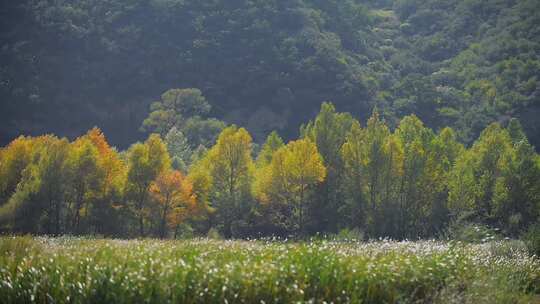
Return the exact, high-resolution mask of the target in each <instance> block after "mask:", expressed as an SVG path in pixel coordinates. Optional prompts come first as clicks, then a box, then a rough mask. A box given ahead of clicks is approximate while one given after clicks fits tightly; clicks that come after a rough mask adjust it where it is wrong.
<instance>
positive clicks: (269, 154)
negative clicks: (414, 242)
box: [0, 89, 540, 239]
mask: <svg viewBox="0 0 540 304" xmlns="http://www.w3.org/2000/svg"><path fill="white" fill-rule="evenodd" d="M152 108H153V111H152V112H151V113H150V114H149V115H148V117H147V119H146V120H144V123H143V127H144V128H145V129H147V130H149V131H152V132H153V131H155V132H156V133H152V134H151V135H150V136H149V137H148V138H147V139H146V141H144V142H138V143H135V144H133V145H132V146H131V147H130V148H129V149H127V150H126V151H122V152H118V151H117V150H116V149H114V148H112V147H111V146H110V145H109V144H108V142H107V140H106V138H105V136H104V134H103V133H102V132H101V130H99V129H98V128H93V129H91V130H90V131H88V132H87V133H86V134H85V135H83V136H80V137H78V138H76V139H75V140H73V141H71V142H70V141H69V140H68V139H66V138H58V137H56V136H53V135H44V136H39V137H25V136H21V137H19V138H17V139H15V140H14V141H12V142H11V143H10V144H9V145H8V146H6V147H5V148H2V149H1V150H0V202H1V205H0V229H1V231H4V232H11V233H34V234H52V235H61V234H75V235H81V234H92V235H104V236H115V237H135V236H141V237H142V236H155V237H162V238H163V237H175V238H176V237H178V236H182V237H185V236H192V235H219V236H222V237H226V238H243V237H261V236H282V237H290V236H296V237H306V236H310V235H315V234H335V233H338V232H343V231H355V234H357V235H363V237H369V238H375V237H391V238H396V239H418V238H431V237H444V236H445V234H446V233H452V230H453V229H456V228H453V227H457V228H459V227H466V226H467V225H474V227H475V229H480V228H479V227H484V228H482V229H497V230H499V234H502V235H506V236H510V237H516V236H519V235H521V234H522V233H524V232H525V231H527V230H530V229H538V228H539V227H538V226H537V224H536V226H535V223H536V222H538V219H539V216H540V183H538V181H539V180H540V156H539V155H538V154H537V153H536V152H535V150H534V148H533V146H532V145H531V144H530V143H529V141H528V139H527V137H526V135H525V133H524V131H523V128H522V127H521V125H520V123H519V122H518V120H517V119H511V120H510V121H509V122H508V123H507V125H506V126H504V127H503V126H501V124H499V123H492V124H490V125H489V126H488V127H486V128H485V129H484V130H483V131H482V132H481V134H480V137H479V138H478V139H477V140H476V141H475V142H474V143H473V144H472V145H471V147H470V148H467V147H466V146H464V145H463V144H462V143H460V142H459V141H458V136H457V134H456V132H455V131H454V130H453V129H452V128H449V127H446V128H444V129H442V130H440V131H439V132H435V131H433V130H432V129H430V128H428V127H426V126H425V125H424V124H423V122H422V121H421V120H420V119H419V118H418V117H417V116H416V115H408V116H405V117H403V118H402V119H401V120H400V122H399V123H398V126H397V128H395V129H391V128H390V127H389V126H388V123H387V122H386V121H385V120H384V119H383V118H382V117H381V115H380V114H379V110H378V109H377V108H375V109H374V111H373V113H372V115H371V117H370V118H369V119H368V120H367V121H366V122H364V123H360V122H359V121H358V120H357V119H355V118H353V116H352V115H351V114H350V113H347V112H337V111H336V110H335V107H334V105H333V104H331V103H323V104H322V105H321V107H320V112H319V113H318V115H317V116H316V117H315V118H314V119H312V120H310V121H309V122H308V123H306V124H304V125H302V126H301V128H300V131H299V134H300V137H299V138H298V139H296V140H291V141H289V142H288V143H286V142H285V141H284V140H283V139H282V138H281V137H280V136H279V135H278V133H277V132H275V131H274V132H272V133H270V134H269V135H268V137H267V139H266V141H265V142H264V143H263V144H262V145H260V146H259V145H256V144H254V143H253V140H252V137H251V135H250V134H249V132H248V131H247V130H246V129H245V128H241V127H237V126H236V125H228V126H225V125H224V123H223V122H220V121H219V120H216V119H214V118H202V117H203V116H204V113H208V112H210V111H211V107H210V105H209V104H208V102H207V101H206V99H205V98H204V96H203V95H202V94H201V92H200V91H199V90H197V89H175V90H169V91H167V92H166V93H164V94H163V96H162V100H161V101H159V102H156V103H154V104H153V105H152ZM201 115H202V116H201ZM160 133H161V134H163V136H162V135H160ZM184 133H186V134H190V136H187V135H185V134H184ZM212 134H215V136H217V139H216V140H215V143H214V141H213V140H212ZM215 136H214V137H215ZM195 143H199V145H198V146H197V148H195V149H194V148H193V146H194V145H195ZM205 144H207V145H208V146H207V147H206V146H205ZM535 227H536V228H535ZM459 229H461V228H459Z"/></svg>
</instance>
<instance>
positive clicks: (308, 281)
mask: <svg viewBox="0 0 540 304" xmlns="http://www.w3.org/2000/svg"><path fill="white" fill-rule="evenodd" d="M539 295H540V260H539V259H538V258H537V257H535V256H532V255H530V254H528V253H527V251H526V249H525V247H524V246H523V244H522V243H520V242H519V241H498V242H487V243H484V244H463V243H459V242H439V241H417V242H412V241H402V242H396V241H384V240H382V241H372V242H343V241H341V242H336V241H326V240H316V241H312V242H288V241H275V240H253V241H249V240H248V241H239V240H238V241H221V240H209V239H193V240H174V241H173V240H166V241H160V240H150V239H148V240H107V239H84V238H68V237H62V238H46V237H2V238H0V302H1V303H6V304H7V303H539V301H540V297H539Z"/></svg>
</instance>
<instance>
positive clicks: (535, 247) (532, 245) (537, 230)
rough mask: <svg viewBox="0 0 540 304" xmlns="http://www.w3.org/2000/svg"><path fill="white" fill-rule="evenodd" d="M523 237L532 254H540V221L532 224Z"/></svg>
mask: <svg viewBox="0 0 540 304" xmlns="http://www.w3.org/2000/svg"><path fill="white" fill-rule="evenodd" d="M521 239H522V240H523V241H524V242H525V244H526V245H527V249H528V250H529V252H530V253H531V254H535V255H537V256H540V222H539V223H536V224H534V225H531V226H530V227H529V229H528V230H527V231H526V232H525V233H524V234H523V235H522V237H521Z"/></svg>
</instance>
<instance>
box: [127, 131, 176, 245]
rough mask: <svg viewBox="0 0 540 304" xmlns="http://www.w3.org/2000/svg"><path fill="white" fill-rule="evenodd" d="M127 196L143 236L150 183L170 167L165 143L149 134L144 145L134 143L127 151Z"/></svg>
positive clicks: (140, 233) (157, 136)
mask: <svg viewBox="0 0 540 304" xmlns="http://www.w3.org/2000/svg"><path fill="white" fill-rule="evenodd" d="M127 161H128V173H127V185H126V186H127V193H126V194H127V196H128V198H129V200H130V201H131V202H132V205H131V207H132V210H133V211H134V213H135V216H136V217H137V219H138V226H139V235H140V236H144V221H145V219H146V218H147V217H148V213H149V211H150V210H148V208H147V206H146V204H147V196H148V190H149V188H150V185H151V183H152V181H153V180H154V179H155V178H156V177H157V176H158V175H159V174H160V173H161V172H163V171H165V170H168V169H169V167H170V158H169V154H168V152H167V147H166V145H165V143H163V141H162V140H161V137H160V136H159V135H157V134H151V135H150V136H149V137H148V139H147V140H146V141H145V142H144V143H136V144H134V145H133V146H131V148H130V149H129V150H128V156H127Z"/></svg>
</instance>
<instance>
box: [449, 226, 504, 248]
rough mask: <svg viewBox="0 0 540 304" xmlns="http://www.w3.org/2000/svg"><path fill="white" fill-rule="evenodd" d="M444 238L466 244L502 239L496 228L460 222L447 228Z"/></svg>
mask: <svg viewBox="0 0 540 304" xmlns="http://www.w3.org/2000/svg"><path fill="white" fill-rule="evenodd" d="M445 238H447V239H450V240H455V241H461V242H466V243H486V242H489V241H496V240H500V239H502V237H501V236H500V234H499V229H497V228H491V227H489V226H486V225H482V224H477V223H471V222H461V221H456V222H453V223H451V224H450V225H449V226H448V230H447V232H446V234H445Z"/></svg>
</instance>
